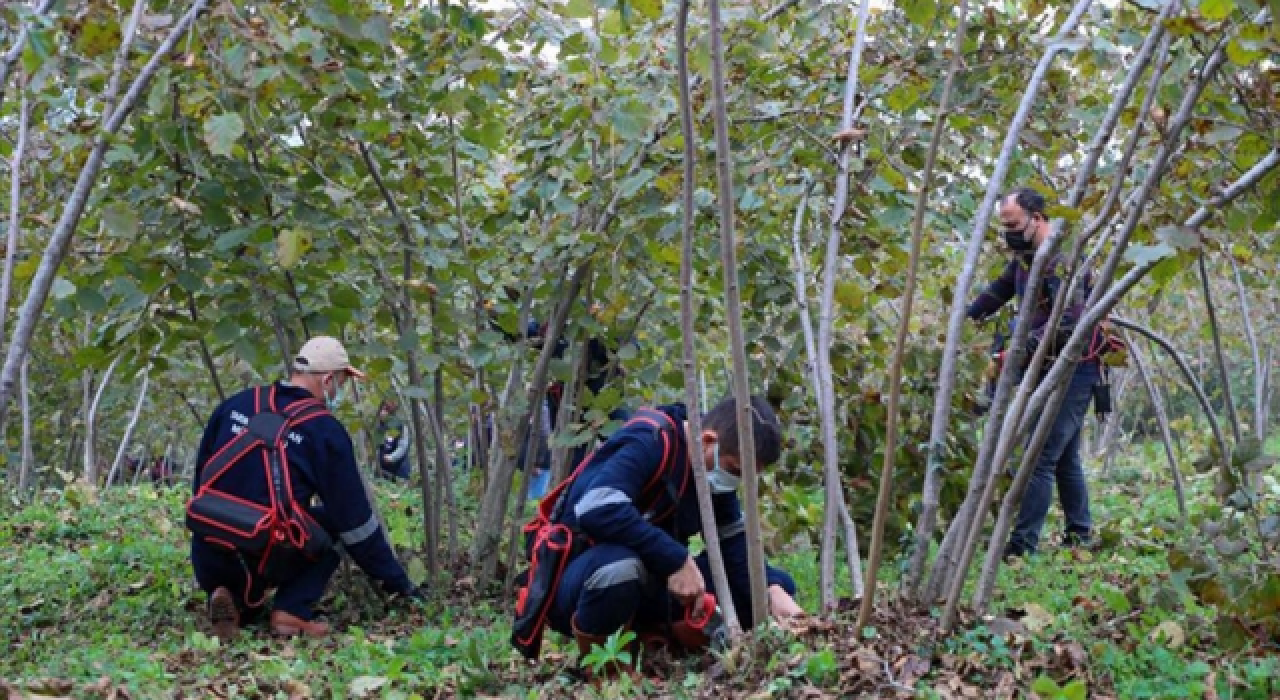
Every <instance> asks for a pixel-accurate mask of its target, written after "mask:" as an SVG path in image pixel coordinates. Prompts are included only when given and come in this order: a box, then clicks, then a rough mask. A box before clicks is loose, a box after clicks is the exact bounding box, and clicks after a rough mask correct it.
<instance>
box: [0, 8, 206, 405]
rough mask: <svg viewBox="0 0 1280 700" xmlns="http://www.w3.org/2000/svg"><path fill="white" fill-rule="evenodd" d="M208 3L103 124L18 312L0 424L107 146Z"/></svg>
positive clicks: (174, 32)
mask: <svg viewBox="0 0 1280 700" xmlns="http://www.w3.org/2000/svg"><path fill="white" fill-rule="evenodd" d="M207 4H208V0H194V2H193V3H192V5H191V9H189V10H187V12H186V14H184V15H183V16H182V18H181V19H179V20H178V21H177V22H176V23H174V26H173V29H171V30H170V31H169V34H168V36H166V37H165V39H164V41H163V42H161V43H160V45H159V46H158V47H156V50H155V52H154V53H153V54H152V55H151V58H150V59H149V60H148V61H147V63H146V65H145V66H144V67H143V68H142V71H141V72H140V73H139V74H138V77H137V78H135V79H134V81H133V84H132V85H130V86H129V91H128V92H127V93H125V96H124V98H123V99H121V100H120V102H119V105H118V106H117V107H115V108H114V109H112V110H111V116H110V117H109V118H107V119H105V120H104V124H103V125H102V129H101V130H100V131H99V133H98V135H97V137H96V138H95V139H94V142H93V148H92V149H91V150H90V152H89V154H88V157H87V158H86V159H85V163H84V166H83V167H81V169H80V174H79V176H78V177H77V178H76V184H75V188H74V189H73V190H72V192H71V195H70V196H69V197H68V198H67V204H66V206H65V207H63V209H62V215H61V216H60V217H59V219H58V223H57V225H56V226H55V227H54V230H53V233H52V235H50V236H49V243H48V245H47V246H46V247H45V250H44V255H43V256H42V257H41V260H40V265H39V267H38V268H37V269H36V272H35V275H34V276H33V277H32V279H31V287H30V289H29V290H28V292H27V298H26V301H25V302H23V304H22V309H21V311H20V312H19V313H18V323H17V326H16V328H15V330H14V334H13V339H12V340H11V341H10V343H9V347H8V352H7V355H6V357H5V361H4V368H3V370H2V371H0V424H3V423H4V416H5V414H6V412H7V411H8V407H9V400H10V399H12V398H13V390H14V385H15V384H17V379H18V373H19V370H20V368H21V367H22V362H23V360H25V359H26V356H27V353H28V351H29V348H30V346H31V338H32V337H33V336H34V335H35V329H36V324H37V323H39V321H40V317H41V315H42V312H43V311H44V305H45V302H47V301H48V299H49V290H50V289H51V288H52V287H53V279H54V277H55V276H56V275H57V272H58V268H59V267H61V266H62V261H63V259H64V258H65V257H66V255H67V251H68V250H69V249H70V246H71V239H72V238H73V237H74V236H75V231H76V227H77V225H78V224H79V223H80V217H81V215H82V214H83V213H84V208H85V205H86V204H87V203H88V201H89V195H90V194H91V193H92V190H93V186H94V185H95V184H96V183H97V181H98V174H99V172H100V171H101V169H102V163H103V159H104V158H105V156H106V153H107V148H108V147H109V146H110V144H111V141H112V137H113V136H114V135H115V134H116V132H118V131H119V130H120V127H121V126H123V125H124V121H125V119H126V118H128V116H129V113H130V112H131V111H132V110H133V107H134V105H135V104H136V103H137V101H138V99H139V98H140V97H141V96H142V94H143V93H144V92H146V90H147V89H148V87H149V86H150V84H151V79H152V77H153V76H155V73H156V71H157V70H158V69H159V67H160V64H161V63H162V62H164V61H166V60H167V57H168V55H169V53H170V52H171V51H172V50H173V47H174V46H175V45H177V43H178V41H179V40H180V39H181V38H182V37H183V36H185V35H186V34H187V31H188V30H189V29H190V28H191V25H192V24H193V23H194V22H195V20H196V17H197V16H198V15H199V14H200V13H201V12H202V11H203V10H204V8H205V5H207ZM117 67H118V68H121V69H122V68H123V64H122V62H117ZM107 98H108V99H105V100H103V102H104V103H105V104H110V103H113V102H114V96H113V95H108V96H107Z"/></svg>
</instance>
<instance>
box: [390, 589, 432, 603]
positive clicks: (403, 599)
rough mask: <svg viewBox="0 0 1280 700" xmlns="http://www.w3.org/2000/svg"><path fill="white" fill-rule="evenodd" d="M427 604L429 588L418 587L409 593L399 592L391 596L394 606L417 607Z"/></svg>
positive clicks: (408, 591)
mask: <svg viewBox="0 0 1280 700" xmlns="http://www.w3.org/2000/svg"><path fill="white" fill-rule="evenodd" d="M426 602H427V587H426V586H423V585H417V586H414V587H412V588H410V589H409V590H407V591H399V592H396V593H392V594H391V598H390V603H391V604H392V605H393V606H401V607H416V606H419V605H423V604H424V603H426Z"/></svg>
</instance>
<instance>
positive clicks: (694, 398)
mask: <svg viewBox="0 0 1280 700" xmlns="http://www.w3.org/2000/svg"><path fill="white" fill-rule="evenodd" d="M688 25H689V0H680V8H679V10H678V11H677V14H676V74H677V80H679V81H680V93H679V99H680V134H681V137H682V139H683V141H684V179H683V184H682V187H681V192H680V229H681V240H682V242H683V247H682V249H681V255H680V328H681V331H682V333H681V336H682V337H681V355H682V358H683V363H682V365H683V368H684V390H685V400H686V401H687V403H688V406H689V415H688V422H689V436H688V441H689V463H690V464H691V465H692V467H693V475H694V480H693V483H694V486H695V487H696V490H697V496H698V511H699V513H700V514H701V516H702V532H703V533H704V534H703V538H702V539H703V542H704V543H705V544H706V547H707V558H708V560H709V562H710V564H711V580H712V584H713V585H714V586H715V592H716V601H717V602H718V603H719V604H720V609H721V611H722V613H723V615H724V620H725V626H726V628H727V629H728V631H729V638H730V639H731V640H733V641H735V642H736V641H737V640H738V638H739V637H740V636H741V634H742V624H741V622H739V620H738V611H737V608H736V607H735V605H734V601H733V591H732V589H731V588H730V587H729V577H728V574H727V573H726V572H725V567H724V554H723V553H722V552H721V551H720V538H719V536H717V535H716V533H717V532H718V530H719V528H718V526H717V523H716V514H715V507H714V506H713V505H712V502H711V487H710V485H708V483H707V465H706V463H705V457H704V455H703V451H702V443H701V439H700V438H701V436H702V412H701V411H699V410H698V406H699V405H700V404H701V402H700V400H699V396H698V369H697V368H698V358H697V349H696V347H695V345H694V323H693V321H694V318H695V317H696V315H697V312H696V310H695V308H694V299H693V263H694V258H693V255H694V252H693V234H694V231H693V219H694V214H695V211H694V206H695V205H694V198H693V192H694V189H695V188H696V187H697V186H698V183H697V181H696V180H694V177H695V171H694V167H695V165H696V162H697V151H696V149H695V144H696V143H697V137H696V134H695V133H694V130H695V126H694V120H693V105H692V102H693V100H692V98H691V97H690V94H689V50H688ZM637 323H638V319H637ZM758 621H759V620H757V622H758Z"/></svg>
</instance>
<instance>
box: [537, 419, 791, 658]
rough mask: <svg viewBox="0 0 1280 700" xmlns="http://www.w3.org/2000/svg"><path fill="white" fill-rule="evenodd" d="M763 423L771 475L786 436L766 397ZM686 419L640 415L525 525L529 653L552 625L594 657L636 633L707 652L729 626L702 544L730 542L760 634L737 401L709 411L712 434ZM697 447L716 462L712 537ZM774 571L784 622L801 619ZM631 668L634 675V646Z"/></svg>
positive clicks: (771, 582)
mask: <svg viewBox="0 0 1280 700" xmlns="http://www.w3.org/2000/svg"><path fill="white" fill-rule="evenodd" d="M751 415H752V417H753V429H754V435H755V451H756V459H757V463H758V464H759V465H761V467H768V466H769V465H772V464H774V463H775V462H777V461H778V458H779V456H780V453H781V444H782V430H781V427H780V425H779V423H778V419H777V417H776V415H775V414H774V411H773V409H772V408H771V407H770V405H769V403H768V402H767V401H766V400H765V399H764V398H762V397H758V396H757V397H753V398H752V400H751ZM686 416H687V413H686V409H685V406H684V405H682V404H673V405H666V406H659V407H657V408H652V409H642V410H640V411H638V412H637V413H636V414H635V416H634V417H632V419H631V420H630V421H628V422H627V423H626V425H624V426H623V427H622V428H621V429H619V430H618V431H617V432H615V433H614V434H613V435H612V436H611V437H610V438H609V440H608V441H607V442H606V443H605V444H604V445H603V446H601V447H600V448H599V449H597V450H596V451H595V452H594V453H592V454H591V455H590V456H588V457H587V459H586V460H585V461H584V462H583V463H582V464H581V465H580V466H579V467H578V468H577V470H575V472H574V473H573V474H572V475H571V476H570V477H569V478H567V479H566V480H565V481H563V482H561V483H560V484H559V485H557V486H556V488H555V489H554V490H553V491H552V492H551V493H550V494H549V495H548V496H547V497H546V498H545V499H543V501H542V504H541V505H540V506H539V513H538V516H537V517H536V518H535V519H534V520H533V521H532V522H531V523H530V524H529V525H528V526H526V528H525V532H526V534H527V535H528V536H529V538H530V541H529V545H530V550H531V551H530V552H529V556H530V559H531V567H530V570H528V571H526V572H524V573H523V574H522V575H521V577H520V588H519V594H518V600H517V604H516V622H515V625H514V628H513V634H512V642H513V644H514V645H515V646H516V647H517V648H518V649H520V651H521V652H522V653H524V654H525V655H526V656H528V657H531V658H536V657H537V656H538V654H539V649H540V645H541V635H542V632H543V627H544V626H550V628H551V629H554V630H555V631H557V632H559V633H560V634H562V635H565V636H567V637H572V638H573V639H574V640H576V642H577V646H578V648H579V650H580V652H581V653H582V655H583V656H584V657H586V656H587V655H589V654H590V652H591V649H592V647H593V646H594V645H602V644H604V643H605V641H606V639H607V638H608V637H609V636H610V635H612V634H614V633H615V632H618V631H620V630H631V631H633V632H634V633H635V635H636V642H637V644H636V645H635V646H637V647H638V646H639V645H640V644H643V645H644V646H645V647H646V648H649V649H652V648H655V647H666V648H667V649H669V650H670V651H672V652H673V653H677V654H678V653H701V652H704V651H705V650H706V649H708V648H709V647H710V645H711V643H712V640H713V639H715V638H716V637H717V635H718V631H717V630H716V629H714V627H715V625H716V624H719V623H718V619H719V618H718V615H716V614H715V611H716V609H717V604H716V601H715V598H714V594H713V593H709V592H708V591H707V583H706V582H707V581H709V580H711V571H710V563H709V560H708V558H707V554H706V553H705V552H703V553H702V554H699V555H698V556H696V557H695V556H692V555H691V554H690V552H689V549H688V545H689V540H690V538H692V537H693V536H694V535H702V536H703V538H706V537H707V535H708V534H710V535H711V536H712V537H717V538H719V542H720V547H721V551H722V553H723V555H724V560H725V569H726V573H727V575H728V580H729V588H730V593H731V595H732V597H733V603H734V606H735V608H736V610H737V612H738V615H739V616H740V619H741V621H742V624H743V625H744V627H748V628H749V627H750V626H751V625H752V623H753V622H754V620H753V619H752V616H751V612H752V611H751V592H750V574H749V567H748V564H747V539H746V533H745V529H746V525H745V520H744V518H743V513H742V508H741V505H740V503H739V500H738V494H737V491H738V486H739V483H740V481H741V478H742V477H741V470H740V463H739V454H738V422H737V415H736V410H735V405H734V401H733V399H727V400H724V401H722V402H720V403H719V404H718V405H716V406H715V408H713V409H712V410H711V411H710V412H709V413H707V414H706V416H705V417H704V418H703V432H702V434H701V435H696V436H695V435H690V434H689V426H688V423H686ZM690 449H700V450H702V451H703V455H704V457H705V459H706V464H707V465H708V466H707V469H708V474H707V480H708V483H709V485H710V487H711V491H712V494H713V495H712V502H713V505H714V510H715V516H716V531H715V532H712V533H706V532H703V528H702V520H701V517H700V513H699V509H698V500H697V491H696V488H695V485H694V475H693V469H692V467H691V466H690V462H689V450H690ZM566 540H569V541H568V542H566ZM765 574H766V577H767V581H768V589H769V598H770V607H771V611H772V615H773V616H775V617H778V618H784V617H790V616H793V615H797V614H801V613H802V611H801V609H800V607H799V606H798V605H797V604H796V602H795V600H794V599H793V596H794V595H795V593H796V586H795V582H794V580H793V579H792V578H791V576H790V575H789V574H788V573H787V572H785V571H782V570H780V569H777V568H774V567H772V566H768V565H766V572H765ZM631 659H632V661H631V664H630V666H631V670H634V668H635V650H634V649H633V652H632V657H631ZM609 670H610V671H612V672H616V671H619V670H621V669H620V668H619V667H618V666H617V665H616V664H615V665H614V666H613V667H611V668H610V669H609ZM588 675H589V676H590V675H591V674H590V673H589V672H588Z"/></svg>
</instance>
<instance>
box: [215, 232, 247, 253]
mask: <svg viewBox="0 0 1280 700" xmlns="http://www.w3.org/2000/svg"><path fill="white" fill-rule="evenodd" d="M251 233H253V229H251V228H236V229H231V230H230V231H227V232H226V233H224V234H222V235H220V236H218V240H216V241H214V242H213V249H214V250H216V251H218V252H219V253H229V252H231V251H233V250H235V249H236V248H239V247H240V246H241V245H242V244H244V242H245V241H246V240H248V238H249V234H251Z"/></svg>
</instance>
